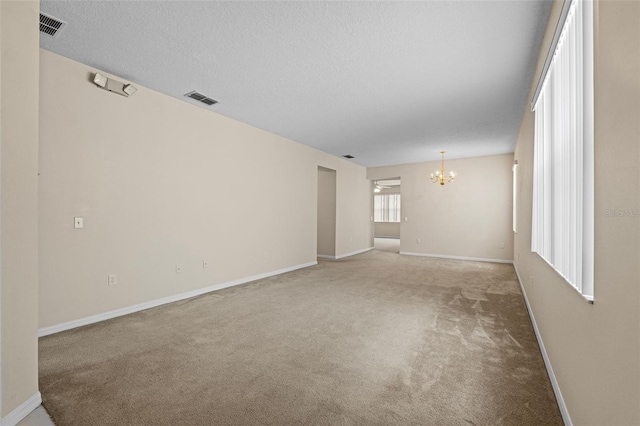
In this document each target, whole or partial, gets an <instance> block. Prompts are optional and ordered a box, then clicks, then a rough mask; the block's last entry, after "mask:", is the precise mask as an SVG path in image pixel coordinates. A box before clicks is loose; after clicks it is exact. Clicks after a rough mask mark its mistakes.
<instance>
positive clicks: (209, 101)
mask: <svg viewBox="0 0 640 426" xmlns="http://www.w3.org/2000/svg"><path fill="white" fill-rule="evenodd" d="M185 96H187V97H189V98H191V99H195V100H196V101H198V102H202V103H203V104H206V105H209V106H211V105H213V104H217V103H218V101H216V100H215V99H213V98H210V97H208V96H205V95H203V94H202V93H198V92H196V91H195V90H194V91H193V92H189V93H187V94H186V95H185Z"/></svg>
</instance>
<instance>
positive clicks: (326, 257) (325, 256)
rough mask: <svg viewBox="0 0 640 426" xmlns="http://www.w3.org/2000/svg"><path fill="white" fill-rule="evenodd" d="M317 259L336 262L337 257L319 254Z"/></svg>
mask: <svg viewBox="0 0 640 426" xmlns="http://www.w3.org/2000/svg"><path fill="white" fill-rule="evenodd" d="M316 257H318V258H320V259H329V260H336V257H335V256H329V255H328V254H317V255H316Z"/></svg>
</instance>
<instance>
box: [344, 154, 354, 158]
mask: <svg viewBox="0 0 640 426" xmlns="http://www.w3.org/2000/svg"><path fill="white" fill-rule="evenodd" d="M343 157H344V158H356V157H354V156H353V155H351V154H347V155H343Z"/></svg>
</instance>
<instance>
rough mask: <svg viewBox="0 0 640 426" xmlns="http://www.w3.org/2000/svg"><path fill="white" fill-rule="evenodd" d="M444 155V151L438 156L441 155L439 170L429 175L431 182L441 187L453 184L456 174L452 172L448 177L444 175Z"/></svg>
mask: <svg viewBox="0 0 640 426" xmlns="http://www.w3.org/2000/svg"><path fill="white" fill-rule="evenodd" d="M444 153H445V151H440V154H442V165H441V166H440V170H439V171H437V172H435V173H431V182H433V183H439V184H440V185H442V186H444V184H445V183H451V182H453V180H454V179H455V178H456V174H455V173H453V172H452V171H450V172H449V176H447V175H446V174H445V173H444Z"/></svg>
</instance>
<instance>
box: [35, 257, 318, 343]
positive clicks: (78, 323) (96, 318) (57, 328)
mask: <svg viewBox="0 0 640 426" xmlns="http://www.w3.org/2000/svg"><path fill="white" fill-rule="evenodd" d="M317 264H318V262H317V261H315V260H314V261H313V262H307V263H303V264H300V265H295V266H290V267H287V268H283V269H278V270H277V271H271V272H265V273H264V274H258V275H252V276H250V277H246V278H240V279H237V280H234V281H228V282H226V283H221V284H215V285H212V286H209V287H204V288H199V289H197V290H193V291H188V292H186V293H180V294H175V295H173V296H168V297H163V298H162V299H156V300H152V301H150V302H145V303H140V304H138V305H133V306H129V307H126V308H120V309H116V310H114V311H109V312H104V313H101V314H98V315H92V316H90V317H85V318H80V319H77V320H73V321H69V322H65V323H62V324H57V325H52V326H49V327H44V328H41V329H39V330H38V337H43V336H48V335H49V334H54V333H59V332H61V331H65V330H71V329H72V328H76V327H82V326H83V325H89V324H93V323H96V322H100V321H105V320H108V319H111V318H116V317H121V316H123V315H127V314H132V313H134V312H138V311H143V310H145V309H150V308H155V307H156V306H160V305H166V304H167V303H173V302H177V301H179V300H184V299H189V298H191V297H196V296H200V295H202V294H205V293H210V292H212V291H216V290H222V289H223V288H227V287H233V286H236V285H240V284H245V283H248V282H251V281H256V280H260V279H262V278H268V277H272V276H274V275H280V274H284V273H286V272H291V271H295V270H296V269H302V268H307V267H309V266H314V265H317Z"/></svg>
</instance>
